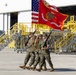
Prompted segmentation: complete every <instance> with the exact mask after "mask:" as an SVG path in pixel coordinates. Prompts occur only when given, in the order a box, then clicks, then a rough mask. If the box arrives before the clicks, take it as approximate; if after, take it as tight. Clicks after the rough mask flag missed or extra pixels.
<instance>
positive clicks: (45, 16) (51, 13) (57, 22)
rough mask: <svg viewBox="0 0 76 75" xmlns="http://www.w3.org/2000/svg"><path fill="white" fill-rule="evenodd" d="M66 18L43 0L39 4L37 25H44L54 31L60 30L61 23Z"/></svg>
mask: <svg viewBox="0 0 76 75" xmlns="http://www.w3.org/2000/svg"><path fill="white" fill-rule="evenodd" d="M67 17H68V16H67V15H64V14H62V13H60V12H59V11H58V9H57V8H56V7H55V6H52V5H49V4H48V3H47V2H46V1H45V0H40V3H39V23H40V24H46V25H48V26H50V27H51V28H54V29H59V30H62V28H63V23H64V21H65V20H66V18H67Z"/></svg>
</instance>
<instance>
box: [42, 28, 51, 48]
mask: <svg viewBox="0 0 76 75" xmlns="http://www.w3.org/2000/svg"><path fill="white" fill-rule="evenodd" d="M51 33H52V30H51V31H50V33H49V35H48V36H47V38H46V41H45V42H44V45H43V47H45V46H46V45H47V41H48V39H49V37H50V35H51Z"/></svg>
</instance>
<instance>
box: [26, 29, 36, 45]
mask: <svg viewBox="0 0 76 75" xmlns="http://www.w3.org/2000/svg"><path fill="white" fill-rule="evenodd" d="M35 32H36V30H35V31H34V32H33V34H35ZM29 40H30V37H28V39H27V41H26V43H25V46H26V45H27V43H28V42H29Z"/></svg>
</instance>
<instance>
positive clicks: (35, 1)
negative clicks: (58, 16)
mask: <svg viewBox="0 0 76 75" xmlns="http://www.w3.org/2000/svg"><path fill="white" fill-rule="evenodd" d="M38 20H39V0H32V23H38V22H39V21H38Z"/></svg>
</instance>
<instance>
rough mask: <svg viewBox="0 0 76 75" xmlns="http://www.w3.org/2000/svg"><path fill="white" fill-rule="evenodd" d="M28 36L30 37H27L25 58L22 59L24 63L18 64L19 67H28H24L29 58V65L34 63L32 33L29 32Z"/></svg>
mask: <svg viewBox="0 0 76 75" xmlns="http://www.w3.org/2000/svg"><path fill="white" fill-rule="evenodd" d="M29 37H30V39H29V41H28V44H27V46H26V48H27V54H26V57H25V60H24V65H23V66H19V67H20V68H23V69H25V68H28V67H26V64H27V63H28V61H29V59H31V60H30V61H31V62H30V63H29V66H31V65H32V64H33V63H34V58H35V55H34V53H33V44H34V35H33V33H30V34H29Z"/></svg>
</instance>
